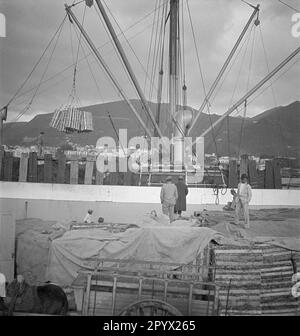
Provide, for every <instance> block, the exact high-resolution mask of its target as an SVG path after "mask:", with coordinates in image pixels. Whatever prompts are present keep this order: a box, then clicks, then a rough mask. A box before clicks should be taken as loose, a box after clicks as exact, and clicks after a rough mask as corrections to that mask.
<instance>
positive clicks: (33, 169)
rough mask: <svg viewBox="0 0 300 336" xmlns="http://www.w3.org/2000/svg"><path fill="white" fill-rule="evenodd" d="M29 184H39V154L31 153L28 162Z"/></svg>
mask: <svg viewBox="0 0 300 336" xmlns="http://www.w3.org/2000/svg"><path fill="white" fill-rule="evenodd" d="M27 181H28V182H37V153H36V152H31V153H29V160H28V177H27Z"/></svg>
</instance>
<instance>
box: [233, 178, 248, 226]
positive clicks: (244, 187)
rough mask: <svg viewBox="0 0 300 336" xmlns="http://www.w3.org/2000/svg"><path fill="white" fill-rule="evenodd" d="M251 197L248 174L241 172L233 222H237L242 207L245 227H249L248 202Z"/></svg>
mask: <svg viewBox="0 0 300 336" xmlns="http://www.w3.org/2000/svg"><path fill="white" fill-rule="evenodd" d="M251 198H252V190H251V186H250V184H248V176H247V175H246V174H242V176H241V182H240V183H239V184H238V190H237V201H236V208H235V224H236V225H238V224H239V214H240V210H241V209H242V211H243V214H244V219H245V228H247V229H249V228H250V219H249V203H250V201H251Z"/></svg>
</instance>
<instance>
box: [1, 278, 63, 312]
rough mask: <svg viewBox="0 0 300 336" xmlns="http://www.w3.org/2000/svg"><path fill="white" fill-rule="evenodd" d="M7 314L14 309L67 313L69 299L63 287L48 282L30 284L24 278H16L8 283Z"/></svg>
mask: <svg viewBox="0 0 300 336" xmlns="http://www.w3.org/2000/svg"><path fill="white" fill-rule="evenodd" d="M6 292H7V296H8V297H9V298H10V300H9V302H8V304H7V307H8V309H7V311H6V314H7V315H12V314H13V311H19V312H27V313H34V314H47V315H67V313H68V309H69V306H68V299H67V296H66V294H65V292H64V291H63V290H62V288H61V287H59V286H57V285H54V284H50V283H47V284H45V285H42V286H30V285H29V284H28V283H27V282H26V281H25V280H24V279H21V280H20V279H15V280H13V281H12V282H11V283H10V284H8V285H7V289H6Z"/></svg>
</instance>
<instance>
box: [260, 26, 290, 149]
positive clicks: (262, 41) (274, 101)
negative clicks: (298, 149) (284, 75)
mask: <svg viewBox="0 0 300 336" xmlns="http://www.w3.org/2000/svg"><path fill="white" fill-rule="evenodd" d="M259 32H260V38H261V43H262V47H263V51H264V57H265V61H266V66H267V70H268V73H270V66H269V61H268V55H267V51H266V47H265V42H264V38H263V33H262V29H261V26H259ZM271 92H272V97H273V103H274V107H276V106H277V101H276V97H275V92H274V86H273V85H271ZM278 119H279V120H278V122H277V125H278V130H279V134H280V138H281V145H282V149H283V152H284V151H285V148H286V142H285V140H284V136H283V132H282V127H281V121H280V115H278ZM266 121H267V122H268V121H269V120H268V119H266Z"/></svg>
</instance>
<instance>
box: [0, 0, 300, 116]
mask: <svg viewBox="0 0 300 336" xmlns="http://www.w3.org/2000/svg"><path fill="white" fill-rule="evenodd" d="M164 1H166V0H164ZM164 1H163V0H126V1H124V0H105V4H106V5H107V10H108V9H109V13H110V18H111V21H112V23H113V25H114V28H115V30H116V31H117V32H118V33H120V30H119V27H120V28H121V29H122V31H123V33H122V34H120V41H121V43H122V45H123V47H124V49H125V52H126V54H127V57H128V59H129V61H130V64H131V65H132V68H133V69H134V71H135V75H136V77H137V78H138V81H139V84H140V86H141V87H142V88H143V90H144V93H145V96H146V98H147V99H149V100H151V101H156V96H157V93H156V88H157V81H156V77H155V80H154V84H153V85H151V83H150V79H151V76H152V75H151V74H152V67H151V65H152V64H153V61H152V59H151V58H149V54H150V56H151V55H152V54H153V45H154V41H155V38H154V37H153V36H155V33H154V32H155V29H153V26H154V27H156V25H157V24H158V23H159V17H158V16H159V14H158V13H159V10H160V9H162V4H163V2H164ZM182 1H183V3H182V5H180V8H181V9H182V10H183V15H182V18H183V30H184V33H185V34H184V38H182V39H181V41H180V42H181V45H182V46H183V45H184V50H185V52H184V61H185V62H184V64H185V66H184V69H185V78H186V85H187V88H188V90H187V102H188V105H189V106H191V107H193V108H195V109H198V108H199V107H200V105H201V103H202V101H203V99H204V97H205V92H207V91H208V89H209V87H210V86H211V85H212V83H213V81H214V79H215V78H216V76H217V74H218V72H219V70H220V69H221V67H222V65H223V63H224V62H225V60H226V58H227V56H228V54H229V53H230V51H231V49H232V47H233V45H234V44H235V42H236V40H237V38H238V36H239V35H240V33H241V31H242V29H243V27H244V26H245V24H246V22H247V21H248V19H249V17H250V15H251V13H252V11H253V9H252V8H251V7H249V6H248V5H247V4H246V3H245V2H243V1H241V0H182ZM65 2H66V3H68V4H71V3H72V2H73V1H71V0H26V1H24V0H0V13H3V14H4V15H5V17H6V37H0V107H1V106H5V105H6V104H7V103H8V102H9V101H10V100H11V98H12V97H13V96H14V95H15V94H16V92H17V90H18V89H19V87H20V86H21V85H22V83H23V82H24V80H25V79H26V78H27V77H28V75H29V74H30V72H31V71H32V69H33V67H34V66H35V64H36V63H37V61H38V60H39V58H40V56H41V55H42V54H43V52H44V50H45V48H46V46H47V45H48V43H49V41H50V40H51V38H52V37H53V35H54V33H55V32H56V31H57V29H58V27H59V25H60V24H61V22H62V21H63V19H64V16H65V10H64V3H65ZM249 2H251V0H249ZM257 2H258V0H257ZM284 2H285V3H286V4H288V5H289V6H291V7H293V8H295V9H296V10H300V3H299V1H298V0H286V1H284ZM259 3H260V14H259V20H260V25H259V26H254V25H253V24H252V25H251V29H249V31H248V33H247V34H246V37H245V39H244V40H243V42H242V43H241V46H240V49H239V50H238V52H237V54H236V57H235V58H234V61H233V62H232V66H230V71H229V72H228V74H227V75H226V76H225V77H224V80H222V81H221V83H222V85H221V86H220V87H219V88H218V89H217V91H216V94H215V95H213V98H212V99H211V100H210V112H211V113H217V114H220V115H221V114H223V113H224V112H226V110H227V109H228V108H229V107H230V106H231V105H232V104H234V103H235V102H236V101H237V100H238V99H239V98H240V97H242V96H243V95H244V94H245V93H246V92H247V91H248V90H249V89H251V88H252V87H253V86H254V85H255V84H256V83H257V82H259V81H260V80H261V79H262V78H263V77H265V76H266V75H267V73H268V71H269V70H272V69H273V68H274V67H275V66H277V65H278V64H279V63H280V62H281V61H282V60H284V59H285V58H286V57H287V56H288V55H289V54H290V53H291V52H292V51H294V50H295V49H296V48H297V47H299V45H300V37H294V36H293V35H292V27H293V25H295V22H292V15H293V14H295V10H293V9H292V8H290V7H288V6H286V5H284V4H283V3H282V2H280V1H277V0H261V1H260V2H259ZM253 4H254V5H256V4H257V3H256V2H253ZM95 6H96V5H95ZM155 8H158V9H157V10H155ZM73 10H74V13H75V15H76V16H77V17H78V20H79V21H80V22H82V20H83V14H84V12H85V14H84V24H83V26H84V28H85V29H86V30H87V32H88V34H89V35H90V37H91V39H92V41H93V43H94V44H95V45H96V46H97V48H99V52H100V54H101V56H102V57H103V58H104V60H105V62H106V63H107V64H108V66H109V67H110V69H111V71H112V72H113V74H114V76H115V77H116V78H117V80H118V82H119V83H120V86H121V87H122V90H124V92H125V93H126V95H127V96H128V97H129V98H135V99H136V98H137V94H136V92H135V90H134V88H133V86H132V84H131V83H130V81H129V79H128V76H127V75H126V73H125V72H124V68H123V67H122V65H121V63H120V61H119V59H118V56H117V54H116V52H115V50H114V48H113V46H112V44H111V42H110V39H109V37H108V35H107V33H106V31H105V28H104V25H103V22H102V21H101V18H100V17H99V16H98V15H97V12H96V9H95V7H92V8H88V7H85V4H84V2H82V3H80V4H78V5H77V6H75V7H74V8H73ZM189 13H190V18H191V19H190V18H189ZM111 14H112V15H113V16H111ZM191 22H192V24H191ZM153 23H155V24H154V25H153ZM252 26H253V27H252ZM191 27H192V28H191ZM193 33H194V34H193ZM77 34H78V33H77ZM78 36H79V35H76V31H75V28H74V25H72V24H71V23H70V21H69V20H68V18H66V19H65V21H64V24H63V26H62V29H61V30H60V34H59V36H58V35H55V38H54V40H53V41H52V43H51V44H50V47H49V48H48V49H47V50H46V52H45V54H44V57H43V58H42V59H41V61H40V63H39V64H38V65H37V67H36V68H35V70H34V71H33V72H32V74H31V76H30V77H29V80H28V81H27V82H26V84H25V85H24V87H23V88H22V89H21V90H20V92H19V93H18V94H17V96H16V98H15V99H14V100H13V101H12V102H11V104H10V105H9V112H8V119H7V121H8V122H9V121H16V120H18V121H28V120H30V119H32V118H33V117H34V116H35V115H37V114H41V113H50V112H53V111H54V110H55V109H56V108H59V107H61V106H63V105H65V104H68V103H69V102H70V99H71V98H70V94H71V92H72V84H73V73H74V63H76V59H77V54H78V62H77V74H76V81H75V83H76V86H75V87H76V98H78V99H77V102H78V104H79V105H81V106H87V105H94V104H99V103H104V102H109V101H116V100H120V99H121V97H120V95H119V94H118V92H117V90H116V89H115V88H114V87H113V85H112V84H111V82H110V81H109V79H108V78H107V76H106V75H105V73H104V71H103V70H102V69H101V67H100V66H99V64H98V63H97V61H96V60H95V58H94V57H93V55H91V54H90V50H89V49H88V47H87V46H86V45H85V41H84V39H83V38H82V37H81V38H80V37H79V39H80V41H81V45H82V48H81V47H79V48H78ZM151 41H152V44H151ZM165 43H166V51H167V49H168V45H167V43H168V42H167V41H166V42H165ZM151 45H152V47H151V48H150V46H151ZM78 51H79V52H78ZM149 51H150V52H149ZM197 55H198V56H197ZM165 59H167V58H166V57H165ZM200 68H201V71H200ZM147 69H148V71H147ZM164 71H165V73H167V64H165V70H164ZM201 72H202V78H203V81H202V79H201ZM155 73H156V72H155ZM146 74H147V75H146ZM299 78H300V54H299V55H297V56H296V57H295V58H294V59H293V60H292V61H291V62H290V63H289V64H288V65H287V66H286V67H285V68H284V69H283V70H282V71H281V72H280V73H278V75H276V76H275V77H274V78H273V80H272V81H271V82H273V81H275V82H274V83H273V85H272V86H269V88H266V90H265V91H263V90H260V91H258V92H257V93H256V94H255V95H254V96H252V97H251V98H250V99H249V101H248V108H247V110H246V111H243V109H240V110H239V111H235V112H234V114H233V116H236V115H244V116H246V117H252V116H255V115H257V114H259V113H262V112H263V111H265V110H267V109H271V108H273V107H275V106H280V105H283V106H284V105H288V104H290V103H292V102H294V101H296V100H300V90H299V87H300V79H299ZM271 82H270V83H271ZM167 85H168V84H167V81H166V84H164V89H163V96H164V98H163V99H164V101H166V100H167V96H166V92H167ZM36 88H37V89H36ZM204 112H207V110H205V111H204ZM20 113H21V114H22V117H20V118H19V119H17V116H18V115H20Z"/></svg>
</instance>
